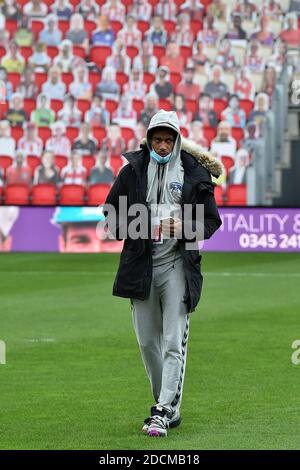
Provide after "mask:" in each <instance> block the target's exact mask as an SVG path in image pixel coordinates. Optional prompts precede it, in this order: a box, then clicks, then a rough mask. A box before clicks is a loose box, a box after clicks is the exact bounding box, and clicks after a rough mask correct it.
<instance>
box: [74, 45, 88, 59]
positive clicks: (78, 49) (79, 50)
mask: <svg viewBox="0 0 300 470" xmlns="http://www.w3.org/2000/svg"><path fill="white" fill-rule="evenodd" d="M73 54H74V55H76V57H81V58H82V59H84V58H85V56H86V52H85V48H84V47H82V46H78V45H74V46H73Z"/></svg>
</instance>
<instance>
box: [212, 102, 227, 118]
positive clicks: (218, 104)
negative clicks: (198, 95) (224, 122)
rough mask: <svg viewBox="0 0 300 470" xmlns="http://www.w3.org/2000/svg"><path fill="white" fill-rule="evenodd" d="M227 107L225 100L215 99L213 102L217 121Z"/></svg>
mask: <svg viewBox="0 0 300 470" xmlns="http://www.w3.org/2000/svg"><path fill="white" fill-rule="evenodd" d="M227 106H228V102H227V101H226V100H220V99H215V100H214V110H215V112H216V113H217V118H218V120H220V119H221V114H222V112H223V111H224V109H226V108H227Z"/></svg>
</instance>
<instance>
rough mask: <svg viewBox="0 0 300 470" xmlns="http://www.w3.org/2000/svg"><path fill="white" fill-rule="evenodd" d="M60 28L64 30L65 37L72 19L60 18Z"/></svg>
mask: <svg viewBox="0 0 300 470" xmlns="http://www.w3.org/2000/svg"><path fill="white" fill-rule="evenodd" d="M58 29H59V30H60V31H61V32H62V35H63V37H65V35H66V32H67V31H69V29H70V21H68V20H59V21H58Z"/></svg>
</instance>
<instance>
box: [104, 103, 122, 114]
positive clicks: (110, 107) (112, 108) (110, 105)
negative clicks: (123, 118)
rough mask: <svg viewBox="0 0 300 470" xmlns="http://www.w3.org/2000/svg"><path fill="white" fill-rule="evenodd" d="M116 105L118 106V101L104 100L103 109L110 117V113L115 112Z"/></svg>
mask: <svg viewBox="0 0 300 470" xmlns="http://www.w3.org/2000/svg"><path fill="white" fill-rule="evenodd" d="M118 104H119V103H118V101H115V100H106V101H105V108H106V109H107V111H108V112H109V113H110V115H112V113H113V112H114V111H116V110H117V108H118Z"/></svg>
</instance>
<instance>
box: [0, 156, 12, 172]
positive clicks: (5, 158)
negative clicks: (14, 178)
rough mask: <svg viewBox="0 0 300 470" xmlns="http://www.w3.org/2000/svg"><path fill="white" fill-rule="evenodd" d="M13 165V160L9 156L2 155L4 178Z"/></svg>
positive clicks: (1, 164)
mask: <svg viewBox="0 0 300 470" xmlns="http://www.w3.org/2000/svg"><path fill="white" fill-rule="evenodd" d="M12 164H13V158H12V157H9V156H8V155H0V168H2V170H3V173H4V176H5V174H6V170H7V168H8V167H10V166H11V165H12Z"/></svg>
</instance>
